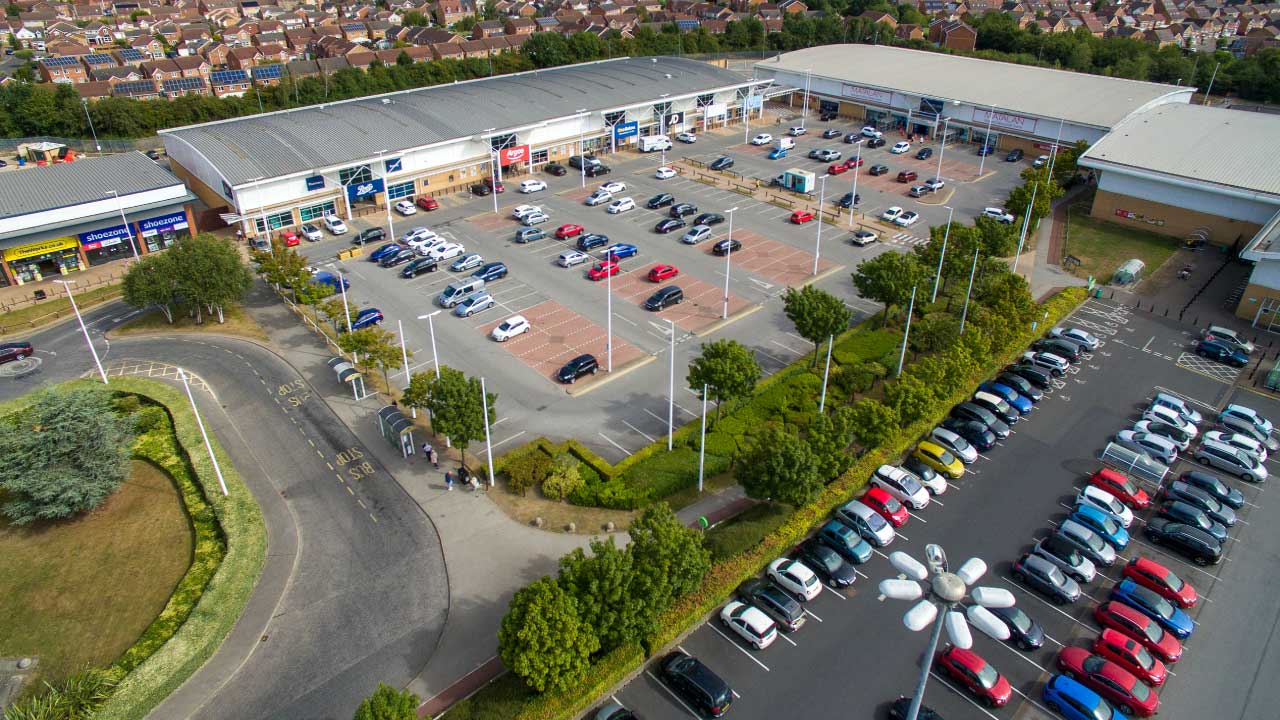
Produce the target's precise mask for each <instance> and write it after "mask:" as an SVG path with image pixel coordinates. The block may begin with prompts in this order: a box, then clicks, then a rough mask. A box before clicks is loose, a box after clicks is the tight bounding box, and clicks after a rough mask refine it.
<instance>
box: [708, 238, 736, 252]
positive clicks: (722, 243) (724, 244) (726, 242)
mask: <svg viewBox="0 0 1280 720" xmlns="http://www.w3.org/2000/svg"><path fill="white" fill-rule="evenodd" d="M741 250H742V242H741V241H740V240H738V239H736V238H725V239H723V240H718V241H716V244H715V245H712V246H711V252H712V253H713V254H715V255H728V254H729V253H735V252H739V251H741Z"/></svg>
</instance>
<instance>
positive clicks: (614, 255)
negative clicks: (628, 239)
mask: <svg viewBox="0 0 1280 720" xmlns="http://www.w3.org/2000/svg"><path fill="white" fill-rule="evenodd" d="M639 254H640V248H638V247H636V246H635V245H631V244H630V243H614V244H612V245H610V246H609V247H607V248H605V249H604V250H601V251H600V257H602V258H606V259H613V260H624V259H626V258H629V257H635V256H636V255H639Z"/></svg>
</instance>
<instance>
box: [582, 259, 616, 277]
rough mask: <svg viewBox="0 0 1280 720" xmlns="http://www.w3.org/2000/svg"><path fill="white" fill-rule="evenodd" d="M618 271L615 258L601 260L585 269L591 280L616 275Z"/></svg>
mask: <svg viewBox="0 0 1280 720" xmlns="http://www.w3.org/2000/svg"><path fill="white" fill-rule="evenodd" d="M618 272H619V268H618V261H617V260H602V261H600V262H598V263H596V264H595V266H594V267H592V268H591V269H590V270H588V271H587V277H588V278H591V279H592V280H603V279H605V278H606V277H609V276H610V275H617V274H618Z"/></svg>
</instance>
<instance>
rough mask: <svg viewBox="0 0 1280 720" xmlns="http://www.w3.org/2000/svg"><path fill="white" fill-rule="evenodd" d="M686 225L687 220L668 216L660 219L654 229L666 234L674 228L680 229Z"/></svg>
mask: <svg viewBox="0 0 1280 720" xmlns="http://www.w3.org/2000/svg"><path fill="white" fill-rule="evenodd" d="M684 226H685V221H683V220H681V219H679V218H667V219H665V220H659V221H658V224H657V225H654V226H653V231H654V232H656V233H662V234H663V235H666V234H667V233H669V232H671V231H672V230H679V229H680V228H682V227H684Z"/></svg>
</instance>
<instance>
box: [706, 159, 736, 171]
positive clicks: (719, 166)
mask: <svg viewBox="0 0 1280 720" xmlns="http://www.w3.org/2000/svg"><path fill="white" fill-rule="evenodd" d="M707 167H709V168H711V169H712V170H728V169H729V168H731V167H733V158H731V157H719V158H716V159H715V160H713V161H712V162H711V164H710V165H708V166H707Z"/></svg>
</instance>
